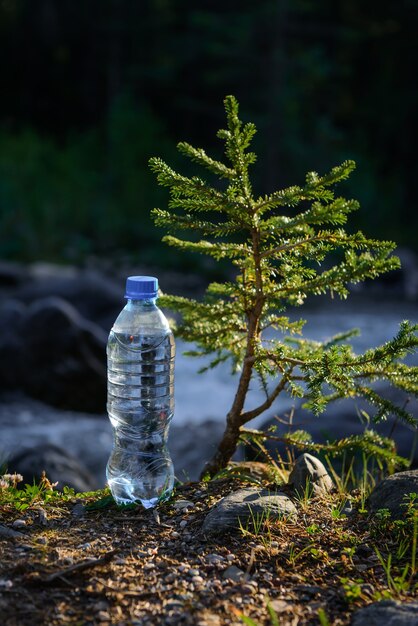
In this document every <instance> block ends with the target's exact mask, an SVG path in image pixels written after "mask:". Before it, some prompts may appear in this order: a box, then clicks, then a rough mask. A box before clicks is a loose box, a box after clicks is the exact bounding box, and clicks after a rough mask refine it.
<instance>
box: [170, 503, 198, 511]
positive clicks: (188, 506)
mask: <svg viewBox="0 0 418 626" xmlns="http://www.w3.org/2000/svg"><path fill="white" fill-rule="evenodd" d="M173 506H174V508H175V509H176V510H177V511H182V510H183V509H192V508H193V507H194V502H191V501H190V500H177V502H175V503H174V504H173Z"/></svg>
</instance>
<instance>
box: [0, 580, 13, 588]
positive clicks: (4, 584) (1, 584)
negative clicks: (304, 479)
mask: <svg viewBox="0 0 418 626" xmlns="http://www.w3.org/2000/svg"><path fill="white" fill-rule="evenodd" d="M11 587H13V582H12V581H11V580H8V579H6V578H0V589H10V588H11Z"/></svg>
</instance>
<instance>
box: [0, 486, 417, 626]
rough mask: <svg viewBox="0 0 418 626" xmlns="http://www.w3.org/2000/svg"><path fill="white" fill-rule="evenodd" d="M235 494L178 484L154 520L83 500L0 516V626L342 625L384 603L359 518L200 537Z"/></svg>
mask: <svg viewBox="0 0 418 626" xmlns="http://www.w3.org/2000/svg"><path fill="white" fill-rule="evenodd" d="M242 486H243V483H242V481H241V482H238V481H237V480H235V479H233V480H229V479H227V480H218V481H212V482H208V483H193V484H192V483H189V484H185V485H182V486H181V487H179V488H177V489H176V491H175V494H174V496H173V498H172V499H171V500H170V502H168V503H165V504H163V505H161V506H159V507H158V512H154V511H152V510H148V511H145V510H143V509H142V508H140V507H136V508H123V509H121V508H116V507H115V506H114V505H112V504H110V505H109V504H108V505H107V506H103V508H100V506H99V505H100V503H99V504H97V503H96V505H93V506H95V507H96V508H92V509H90V510H88V507H87V510H86V508H85V504H86V502H88V501H89V500H88V499H87V500H83V501H80V500H78V501H77V500H76V499H72V500H70V501H68V502H65V503H63V504H62V505H59V506H58V505H54V506H52V505H51V506H50V505H48V506H44V507H43V506H41V505H39V504H38V505H33V506H31V507H30V508H28V509H27V510H26V511H24V513H17V512H16V511H15V510H14V511H13V510H11V509H10V510H9V509H8V508H7V507H3V509H2V508H1V507H0V513H1V522H2V524H3V528H4V527H7V528H11V529H12V528H13V530H14V531H15V532H18V533H20V535H18V536H15V537H11V538H7V537H2V538H0V623H1V625H2V626H38V625H47V626H62V625H64V624H72V625H80V626H81V625H83V626H84V625H85V626H89V625H96V624H100V625H102V626H107V625H110V624H112V625H119V626H134V625H141V626H142V625H143V626H147V625H152V626H154V625H159V624H161V625H171V624H174V625H177V624H178V625H193V626H223V625H234V626H238V625H241V624H243V623H244V621H245V618H244V621H243V618H242V616H243V615H244V616H247V617H249V618H252V619H253V620H254V621H255V623H256V625H257V626H261V625H267V624H274V621H271V617H270V613H269V610H268V606H267V603H268V602H269V603H270V607H272V608H273V609H274V611H275V613H276V614H277V616H278V618H279V623H280V625H281V626H290V625H292V626H297V625H305V624H306V625H314V624H320V623H321V624H327V623H329V624H330V625H331V624H332V625H340V624H341V625H343V624H349V623H350V619H351V614H352V612H353V611H354V610H355V609H356V608H357V607H360V606H363V605H365V604H369V603H370V602H372V601H373V600H374V599H376V594H379V593H382V594H385V593H387V581H386V577H385V574H384V571H383V568H382V567H381V565H380V563H379V561H378V558H377V556H376V554H375V552H374V549H373V543H375V541H374V539H373V538H371V536H370V532H369V523H368V520H367V517H366V516H365V515H359V514H356V513H354V514H353V515H350V516H349V517H336V516H335V514H334V516H333V515H332V507H331V506H330V505H329V502H328V503H321V502H316V503H315V502H313V501H312V502H311V503H310V504H308V505H306V504H305V505H303V503H302V505H301V504H300V503H299V505H298V508H299V515H298V520H297V522H290V521H285V520H280V521H275V522H272V521H271V522H269V521H267V525H266V526H265V527H264V528H263V529H253V530H252V532H250V531H249V529H247V532H246V530H245V529H244V530H243V531H240V530H239V529H238V530H237V531H236V532H233V533H230V534H227V535H220V534H219V535H218V536H216V537H213V536H212V537H205V536H204V535H203V534H202V531H201V528H202V524H203V521H204V518H205V516H206V514H207V513H208V511H209V510H210V509H211V507H212V506H213V505H214V504H215V503H216V502H217V501H218V500H219V499H220V498H221V497H222V496H224V495H226V494H228V493H230V492H231V491H232V490H234V489H238V488H241V487H242ZM91 502H93V499H90V503H91ZM185 502H186V504H185ZM103 504H106V502H104V503H103ZM16 520H21V521H18V522H16ZM13 523H14V525H13ZM232 566H235V567H232ZM408 593H411V594H412V591H411V592H405V594H404V596H403V598H401V599H404V600H407V599H408ZM321 609H323V611H324V613H325V615H326V618H327V619H328V622H327V621H320V616H321ZM322 615H324V614H322ZM326 618H324V617H323V619H326ZM247 623H248V620H247Z"/></svg>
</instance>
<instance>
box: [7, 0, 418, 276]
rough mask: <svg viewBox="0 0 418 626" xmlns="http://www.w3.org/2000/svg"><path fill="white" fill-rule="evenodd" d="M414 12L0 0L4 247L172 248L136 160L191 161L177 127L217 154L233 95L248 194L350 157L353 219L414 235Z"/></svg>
mask: <svg viewBox="0 0 418 626" xmlns="http://www.w3.org/2000/svg"><path fill="white" fill-rule="evenodd" d="M417 17H418V2H417V1H416V0H403V1H398V2H393V1H391V0H383V1H382V0H379V1H378V0H367V1H364V0H333V1H331V0H294V1H292V2H291V1H290V0H258V1H257V2H254V1H253V0H229V1H225V0H223V1H222V2H221V1H219V0H199V2H195V1H192V0H177V1H174V0H172V1H170V0H88V1H81V0H0V80H1V98H0V258H2V259H15V260H21V261H31V260H36V259H43V260H51V261H58V262H71V263H83V262H84V261H85V260H86V259H88V258H90V257H99V258H100V257H102V256H104V255H106V256H109V255H113V258H114V259H115V261H116V260H118V259H125V260H126V259H128V260H132V261H133V262H139V261H140V262H141V263H146V264H157V263H158V264H162V265H164V264H167V265H169V264H171V263H173V254H175V253H174V252H173V251H172V250H170V249H168V248H166V247H165V246H163V247H162V246H161V244H160V243H159V241H160V238H161V235H162V232H161V231H160V230H159V229H157V228H156V227H155V226H154V225H153V223H152V221H151V220H150V217H149V211H150V209H151V208H153V207H154V206H159V205H160V206H165V204H166V201H167V196H166V193H165V191H164V190H160V189H159V188H158V187H157V185H156V182H155V179H154V177H153V175H152V174H151V173H150V172H149V171H148V165H147V162H148V159H149V157H150V156H155V155H157V156H161V157H162V158H164V159H166V160H168V161H169V162H170V163H172V164H173V165H174V166H175V167H179V168H182V170H183V171H186V172H188V171H190V170H189V167H190V166H189V164H188V163H187V162H184V161H183V157H180V156H179V155H178V154H177V153H176V150H175V145H176V143H177V142H178V141H180V140H186V141H189V142H190V143H193V144H195V145H197V146H204V147H205V148H207V149H208V151H212V152H213V153H214V154H215V155H217V156H220V149H221V144H220V142H219V140H217V139H216V137H215V133H216V130H217V129H218V128H219V127H222V126H223V124H224V112H223V106H222V99H223V97H224V96H225V95H226V94H229V93H233V94H234V95H236V96H237V97H238V99H239V101H240V103H241V115H242V117H243V118H244V119H245V120H252V121H254V122H255V123H256V125H257V127H258V131H259V132H258V134H257V136H256V141H255V150H256V151H257V152H258V154H259V161H258V164H256V166H255V168H254V176H255V182H256V184H255V187H256V191H257V192H259V193H267V192H270V191H272V190H273V189H276V188H279V187H281V186H288V185H291V184H300V183H301V182H302V181H303V177H304V175H305V172H306V171H307V170H312V169H315V170H317V171H319V172H324V171H326V170H327V169H328V168H330V167H331V166H333V165H335V164H337V163H338V162H340V161H341V160H343V159H346V158H353V159H355V160H356V161H357V165H358V167H357V171H356V173H355V174H354V175H353V177H352V179H351V180H350V181H349V182H348V183H347V184H346V187H345V189H344V192H345V193H347V194H351V195H352V196H354V197H357V198H358V199H359V200H360V201H361V205H362V208H361V211H360V212H358V214H357V215H354V216H353V218H352V228H353V229H355V228H359V227H360V228H362V229H364V230H365V232H366V233H367V234H369V235H372V236H379V237H381V238H389V239H393V240H395V241H397V242H398V244H400V245H402V246H404V247H410V248H416V233H417V226H418V211H417V209H416V196H415V189H416V187H415V182H416V177H417V171H416V169H415V167H414V165H415V153H416V139H415V136H414V135H415V130H416V116H417V110H418V107H417V104H418V86H417V84H418V81H417V58H418V55H417V43H416V42H417V32H418V29H417V26H418V20H417ZM188 262H190V263H192V261H188V260H187V257H186V258H185V260H182V259H179V258H178V257H176V263H183V264H186V265H187V263H188ZM194 262H195V260H193V263H194Z"/></svg>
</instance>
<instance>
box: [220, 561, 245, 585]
mask: <svg viewBox="0 0 418 626" xmlns="http://www.w3.org/2000/svg"><path fill="white" fill-rule="evenodd" d="M222 578H224V579H226V578H230V579H231V580H233V581H234V582H239V581H241V580H244V579H245V578H246V574H245V572H243V571H242V569H239V567H236V566H235V565H230V567H228V569H226V570H225V571H224V572H223V574H222Z"/></svg>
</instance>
